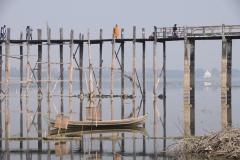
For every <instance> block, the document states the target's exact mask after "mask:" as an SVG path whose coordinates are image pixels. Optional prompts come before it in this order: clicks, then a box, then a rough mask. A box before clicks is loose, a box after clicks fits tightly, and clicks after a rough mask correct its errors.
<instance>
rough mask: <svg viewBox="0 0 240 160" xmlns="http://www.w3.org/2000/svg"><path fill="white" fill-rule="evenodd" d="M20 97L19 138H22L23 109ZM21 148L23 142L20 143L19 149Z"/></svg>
mask: <svg viewBox="0 0 240 160" xmlns="http://www.w3.org/2000/svg"><path fill="white" fill-rule="evenodd" d="M22 100H23V99H22V97H20V137H23V112H22V111H23V107H22ZM22 148H23V142H22V141H20V149H22Z"/></svg>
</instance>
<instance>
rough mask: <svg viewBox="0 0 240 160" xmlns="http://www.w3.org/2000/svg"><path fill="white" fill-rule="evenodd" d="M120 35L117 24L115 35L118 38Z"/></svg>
mask: <svg viewBox="0 0 240 160" xmlns="http://www.w3.org/2000/svg"><path fill="white" fill-rule="evenodd" d="M118 35H119V31H118V25H117V24H116V27H115V37H116V38H117V37H118Z"/></svg>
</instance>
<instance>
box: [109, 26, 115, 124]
mask: <svg viewBox="0 0 240 160" xmlns="http://www.w3.org/2000/svg"><path fill="white" fill-rule="evenodd" d="M114 33H115V28H113V33H112V65H111V89H110V96H111V98H110V107H111V120H114V108H113V87H114V66H115V65H114V64H115V34H114Z"/></svg>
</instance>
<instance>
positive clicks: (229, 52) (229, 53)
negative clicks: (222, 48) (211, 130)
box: [227, 39, 232, 126]
mask: <svg viewBox="0 0 240 160" xmlns="http://www.w3.org/2000/svg"><path fill="white" fill-rule="evenodd" d="M227 88H228V90H227V105H228V107H227V126H232V40H231V39H228V40H227Z"/></svg>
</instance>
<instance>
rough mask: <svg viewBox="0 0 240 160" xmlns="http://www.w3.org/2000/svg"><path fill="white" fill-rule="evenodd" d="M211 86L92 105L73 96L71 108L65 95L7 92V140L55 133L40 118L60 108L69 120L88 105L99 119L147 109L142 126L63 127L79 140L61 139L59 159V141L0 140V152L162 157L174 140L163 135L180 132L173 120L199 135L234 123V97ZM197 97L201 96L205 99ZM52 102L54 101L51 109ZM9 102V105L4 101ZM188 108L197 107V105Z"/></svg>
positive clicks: (3, 113)
mask: <svg viewBox="0 0 240 160" xmlns="http://www.w3.org/2000/svg"><path fill="white" fill-rule="evenodd" d="M212 89H213V87H210V88H209V90H208V91H206V90H205V89H204V88H203V89H202V88H200V89H199V90H198V88H196V90H195V92H196V94H195V95H194V96H193V95H191V94H190V93H189V94H188V96H186V97H184V98H182V90H183V89H182V88H180V87H175V88H170V87H169V88H168V96H167V98H163V99H156V98H153V99H152V97H150V96H149V97H146V98H143V99H142V97H141V96H139V97H138V96H137V97H136V99H134V100H133V99H122V98H112V99H107V98H105V99H96V100H95V101H93V102H94V103H92V104H91V102H89V101H88V99H86V98H85V99H78V98H72V112H71V110H69V108H70V107H69V103H68V102H69V97H64V96H53V97H51V98H49V99H48V98H47V97H43V98H42V99H38V97H37V96H33V95H31V89H30V90H29V93H30V94H29V98H25V97H23V98H20V97H18V96H16V97H13V96H10V97H8V101H9V102H8V101H7V99H2V102H1V103H0V109H1V112H0V116H2V117H5V118H4V119H0V120H1V126H0V127H2V126H4V125H5V127H3V128H2V131H3V132H2V133H0V136H1V138H11V137H14V136H15V137H44V136H45V131H46V134H49V135H51V136H54V135H56V134H57V130H54V129H51V128H50V127H49V126H48V125H47V124H46V123H45V121H43V115H45V114H47V115H49V116H51V117H53V118H55V116H56V114H57V111H59V112H58V113H60V114H62V115H72V119H73V120H87V119H89V118H90V117H91V116H87V107H90V105H92V107H94V108H95V107H97V108H99V112H98V114H97V115H99V116H100V115H101V114H99V113H100V112H101V113H102V117H101V120H108V119H115V120H116V119H124V118H126V115H132V116H135V117H138V116H140V115H145V114H146V111H150V115H149V117H148V120H147V122H146V123H145V124H143V125H141V126H138V127H136V128H133V127H128V128H127V127H125V128H123V127H116V128H104V129H99V128H96V127H95V128H94V127H92V128H91V129H89V130H86V129H82V128H80V129H78V130H72V129H68V130H66V131H65V130H62V133H61V134H62V135H61V136H65V137H68V136H70V137H74V136H75V137H82V140H76V141H65V142H66V147H65V148H66V149H67V151H68V152H65V153H66V154H62V155H60V154H59V155H60V156H58V157H56V155H57V154H58V153H57V151H55V149H56V148H55V144H59V145H60V144H61V143H62V141H61V142H60V141H42V140H22V141H17V142H16V141H9V140H2V141H0V145H1V149H2V151H3V152H2V155H5V156H6V159H26V158H27V159H31V158H32V159H39V160H40V159H49V160H50V159H96V158H97V159H101V158H102V159H114V158H115V159H116V158H119V159H149V158H152V159H165V158H166V157H167V155H166V154H165V153H164V151H165V149H166V147H167V146H168V145H171V144H172V143H173V142H172V141H171V140H168V139H166V138H168V137H169V136H181V134H180V133H179V132H176V128H177V127H176V125H175V124H174V123H176V124H178V119H180V121H182V122H183V125H182V126H180V125H179V128H180V129H184V131H185V134H187V135H202V132H201V131H200V130H202V128H205V127H206V128H207V127H208V125H209V124H211V123H213V121H214V125H212V126H210V127H209V128H207V129H209V130H211V129H212V128H213V126H214V127H215V128H213V130H219V129H221V127H222V126H221V125H223V126H227V125H230V126H231V125H233V122H236V120H235V121H234V116H233V115H234V114H236V113H237V112H238V111H239V109H238V108H233V109H234V112H233V113H232V107H231V106H232V104H238V101H236V100H235V102H234V103H232V97H231V96H232V95H235V94H232V95H231V94H230V93H228V96H227V97H226V98H225V99H221V98H220V96H219V95H220V94H219V93H220V91H219V89H220V88H217V87H216V88H215V90H212ZM237 91H239V89H238V88H235V89H234V90H231V92H234V93H236V92H237ZM14 92H15V90H14ZM208 95H210V96H208ZM212 96H216V97H219V100H218V101H217V100H216V99H217V98H214V97H213V98H214V100H212V101H210V100H211V97H212ZM202 97H204V99H203V98H202ZM201 98H202V99H201ZM213 98H212V99H213ZM36 100H37V101H36ZM223 100H224V102H225V103H226V104H228V106H226V107H225V108H221V107H220V106H221V104H220V103H221V102H223ZM52 101H54V103H55V104H56V105H55V107H56V109H55V107H54V104H53V103H52ZM109 101H110V102H109ZM182 102H184V103H182ZM195 102H196V104H195ZM8 103H9V105H7V104H8ZM87 103H88V104H87ZM209 103H210V104H209ZM136 105H137V106H136ZM138 105H139V106H138ZM208 105H209V106H208ZM193 106H194V107H196V109H195V108H194V107H193ZM66 107H67V108H66ZM68 107H69V108H68ZM3 108H4V110H3ZM202 108H207V110H210V111H211V113H210V112H206V113H202V112H201V113H199V110H202ZM167 109H168V110H167ZM56 110H57V111H56ZM64 110H65V112H64ZM66 110H67V112H66ZM19 111H20V112H19ZM33 111H34V112H33ZM35 111H36V113H35ZM215 111H216V112H215ZM91 113H92V114H91V115H92V118H93V117H98V116H96V115H94V114H93V113H94V112H91ZM124 115H125V116H124ZM195 116H196V118H195ZM31 117H32V118H31ZM34 117H35V118H34ZM213 117H214V118H213ZM235 117H236V116H235ZM8 118H9V120H8ZM10 118H11V121H10ZM174 118H175V119H174ZM205 119H206V121H205ZM215 119H216V120H215ZM235 119H236V118H235ZM35 125H36V126H35ZM181 127H183V128H181ZM10 129H11V130H10ZM177 130H178V129H177ZM13 135H14V136H13ZM116 137H117V139H116ZM114 138H115V139H114ZM159 138H162V139H159ZM60 148H61V147H60ZM62 148H64V147H62ZM65 151H66V150H65ZM13 153H14V154H13ZM59 153H60V152H59ZM61 153H64V151H63V150H62V151H61ZM10 156H11V158H10Z"/></svg>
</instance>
